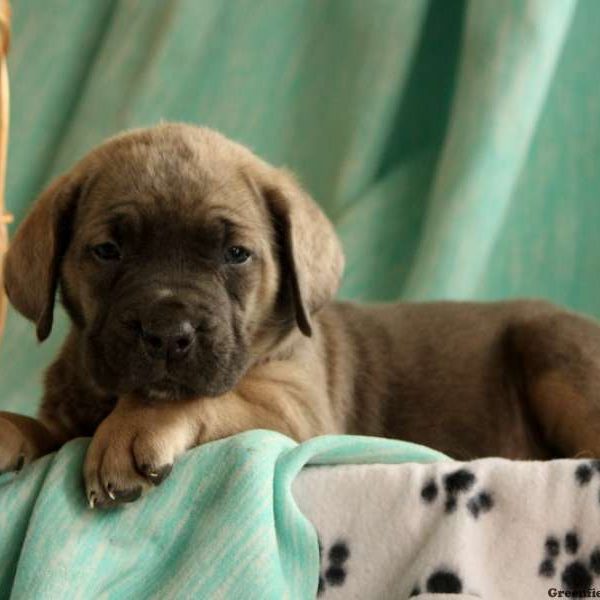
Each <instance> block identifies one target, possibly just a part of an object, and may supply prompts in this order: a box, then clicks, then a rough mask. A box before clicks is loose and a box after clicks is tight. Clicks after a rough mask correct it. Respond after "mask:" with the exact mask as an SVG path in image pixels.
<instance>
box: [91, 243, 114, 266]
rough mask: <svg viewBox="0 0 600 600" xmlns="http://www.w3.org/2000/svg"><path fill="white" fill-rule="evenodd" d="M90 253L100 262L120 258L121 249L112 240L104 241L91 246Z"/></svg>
mask: <svg viewBox="0 0 600 600" xmlns="http://www.w3.org/2000/svg"><path fill="white" fill-rule="evenodd" d="M92 253H93V255H94V256H95V257H96V258H97V259H98V260H100V261H102V262H108V261H117V260H121V250H120V248H119V246H117V245H116V244H115V243H113V242H104V243H102V244H96V245H95V246H92Z"/></svg>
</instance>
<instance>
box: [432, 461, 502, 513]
mask: <svg viewBox="0 0 600 600" xmlns="http://www.w3.org/2000/svg"><path fill="white" fill-rule="evenodd" d="M442 481H443V486H444V490H445V492H446V498H445V500H444V510H445V511H446V513H453V512H454V511H455V510H456V508H457V506H458V500H459V497H460V495H461V494H465V493H467V492H469V491H470V490H471V489H472V488H473V486H474V485H475V483H476V481H477V479H476V477H475V474H474V473H472V472H471V471H469V470H468V469H458V470H457V471H453V472H452V473H447V474H446V475H444V477H443V478H442ZM439 493H440V491H439V486H438V484H437V483H436V481H435V480H434V479H430V480H429V481H428V482H427V483H426V484H425V485H424V487H423V488H422V489H421V498H422V500H423V502H425V503H426V504H433V502H435V500H436V498H437V497H438V496H439ZM493 506H494V500H493V498H492V495H491V494H490V492H488V491H485V490H481V491H479V492H477V493H476V494H474V495H473V496H471V497H470V498H468V499H467V502H466V507H467V510H468V511H469V513H470V514H471V515H472V516H473V518H474V519H477V518H478V517H479V515H481V514H482V513H486V512H488V511H490V510H491V509H492V508H493Z"/></svg>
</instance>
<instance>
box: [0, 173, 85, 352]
mask: <svg viewBox="0 0 600 600" xmlns="http://www.w3.org/2000/svg"><path fill="white" fill-rule="evenodd" d="M78 195H79V186H76V185H74V184H73V183H72V182H71V180H70V178H69V177H68V176H66V175H63V176H62V177H59V178H58V179H56V180H55V181H54V182H53V183H52V184H51V185H50V186H49V187H48V188H47V189H46V190H45V191H44V192H42V194H41V195H40V196H39V197H38V198H37V200H36V201H35V204H34V205H33V208H32V209H31V211H30V212H29V214H28V215H27V217H26V218H25V220H24V221H23V223H22V224H21V225H20V227H19V229H18V230H17V233H16V234H15V237H14V239H13V241H12V243H11V245H10V247H9V249H8V252H7V254H6V257H5V259H4V286H5V288H6V294H7V296H8V298H9V300H10V302H11V304H12V305H13V306H14V307H15V308H16V309H17V310H18V311H19V312H20V313H21V314H22V315H24V316H25V317H27V318H28V319H29V320H31V321H33V322H34V323H35V324H36V326H37V328H36V331H37V337H38V339H39V341H40V342H42V341H44V340H45V339H46V338H47V337H48V336H49V335H50V331H51V330H52V319H53V314H54V300H55V297H56V290H57V287H58V280H59V275H60V264H61V260H62V257H63V256H64V254H65V252H66V250H67V246H68V244H69V240H70V237H71V229H72V222H73V216H74V212H75V205H76V198H77V196H78Z"/></svg>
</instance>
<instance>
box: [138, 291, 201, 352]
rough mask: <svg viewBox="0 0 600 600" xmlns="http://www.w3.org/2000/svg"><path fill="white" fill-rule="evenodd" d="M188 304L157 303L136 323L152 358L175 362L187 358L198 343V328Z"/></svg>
mask: <svg viewBox="0 0 600 600" xmlns="http://www.w3.org/2000/svg"><path fill="white" fill-rule="evenodd" d="M191 312H192V311H190V310H188V308H187V307H186V305H185V304H183V303H178V302H173V301H171V302H157V303H154V304H151V305H150V306H149V307H148V308H147V309H146V310H144V311H143V312H142V313H141V314H139V318H138V319H136V320H135V321H134V323H133V325H134V329H135V331H136V333H137V335H138V337H139V339H140V342H141V347H142V348H143V351H144V352H145V354H146V355H147V356H148V357H149V358H150V359H152V360H156V361H166V362H168V363H174V362H177V361H180V360H182V359H184V358H185V357H186V356H187V355H188V354H189V353H190V351H191V350H192V348H193V347H194V346H195V344H196V342H197V327H199V324H198V323H196V320H197V318H196V319H194V317H193V315H192V314H191Z"/></svg>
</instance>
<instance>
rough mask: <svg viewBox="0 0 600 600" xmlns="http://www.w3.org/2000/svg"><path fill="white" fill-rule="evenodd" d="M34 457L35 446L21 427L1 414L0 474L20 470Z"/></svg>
mask: <svg viewBox="0 0 600 600" xmlns="http://www.w3.org/2000/svg"><path fill="white" fill-rule="evenodd" d="M34 458H35V456H34V451H33V448H32V447H31V444H30V443H29V441H28V440H27V438H26V437H25V436H24V435H23V434H22V433H21V431H20V430H19V428H18V427H17V426H16V425H14V424H13V423H11V422H10V421H9V420H8V419H6V418H4V417H1V416H0V474H2V473H7V472H9V471H20V470H21V469H22V468H23V465H24V464H27V463H30V462H31V461H32V460H33V459H34Z"/></svg>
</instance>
